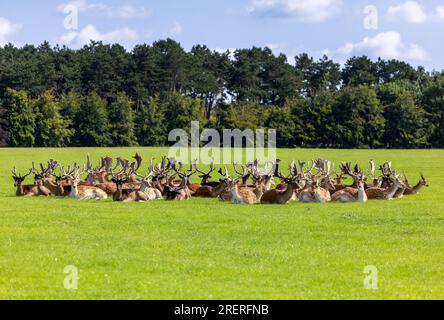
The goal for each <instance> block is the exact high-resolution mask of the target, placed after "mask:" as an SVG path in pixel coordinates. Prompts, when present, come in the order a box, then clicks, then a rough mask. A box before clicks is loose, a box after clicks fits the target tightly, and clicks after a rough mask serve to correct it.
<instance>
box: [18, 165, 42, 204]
mask: <svg viewBox="0 0 444 320" xmlns="http://www.w3.org/2000/svg"><path fill="white" fill-rule="evenodd" d="M11 172H12V178H13V179H14V187H16V192H15V194H16V195H17V196H24V197H33V196H50V195H51V191H50V190H49V189H48V188H46V187H45V186H43V184H42V182H41V181H36V183H34V184H32V185H24V184H23V182H24V181H25V179H26V177H28V176H29V175H30V174H31V173H32V169H30V170H29V172H28V173H27V174H25V175H21V174H19V173H17V169H16V167H14V168H13V169H12V171H11Z"/></svg>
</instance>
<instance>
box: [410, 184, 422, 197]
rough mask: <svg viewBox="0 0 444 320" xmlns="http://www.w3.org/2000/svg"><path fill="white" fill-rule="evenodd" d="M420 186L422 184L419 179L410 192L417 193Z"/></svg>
mask: <svg viewBox="0 0 444 320" xmlns="http://www.w3.org/2000/svg"><path fill="white" fill-rule="evenodd" d="M422 186H423V184H422V183H421V181H419V182H418V184H417V185H416V186H414V187H413V188H412V194H417V193H418V192H419V190H421V188H422Z"/></svg>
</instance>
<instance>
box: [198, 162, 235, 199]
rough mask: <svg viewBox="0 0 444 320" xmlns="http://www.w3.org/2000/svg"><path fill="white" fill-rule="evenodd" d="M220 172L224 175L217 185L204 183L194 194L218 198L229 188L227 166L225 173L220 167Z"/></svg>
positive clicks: (201, 196)
mask: <svg viewBox="0 0 444 320" xmlns="http://www.w3.org/2000/svg"><path fill="white" fill-rule="evenodd" d="M219 174H220V175H221V176H222V177H223V178H222V179H220V180H219V183H218V184H217V185H216V186H214V187H213V186H209V185H202V186H201V187H200V188H199V189H197V190H196V192H195V194H194V196H195V197H199V198H217V197H219V196H220V195H221V194H222V193H223V192H224V191H225V190H227V188H228V179H229V175H228V169H227V167H225V174H223V172H222V169H219Z"/></svg>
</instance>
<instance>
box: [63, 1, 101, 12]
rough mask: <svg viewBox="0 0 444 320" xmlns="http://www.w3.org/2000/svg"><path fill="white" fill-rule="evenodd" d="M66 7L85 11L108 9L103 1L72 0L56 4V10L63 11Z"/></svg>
mask: <svg viewBox="0 0 444 320" xmlns="http://www.w3.org/2000/svg"><path fill="white" fill-rule="evenodd" d="M67 7H76V8H77V10H78V11H79V12H87V11H104V10H108V8H109V7H108V6H107V5H106V4H104V3H90V2H88V0H73V1H70V2H66V3H63V4H61V5H60V6H58V8H57V10H58V11H60V12H64V10H65V8H67Z"/></svg>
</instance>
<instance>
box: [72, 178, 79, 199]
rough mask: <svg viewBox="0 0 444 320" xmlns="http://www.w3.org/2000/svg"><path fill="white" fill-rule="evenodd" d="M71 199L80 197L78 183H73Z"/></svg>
mask: <svg viewBox="0 0 444 320" xmlns="http://www.w3.org/2000/svg"><path fill="white" fill-rule="evenodd" d="M70 195H71V197H72V198H77V197H78V195H79V190H78V185H77V183H74V182H73V183H71V194H70Z"/></svg>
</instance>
